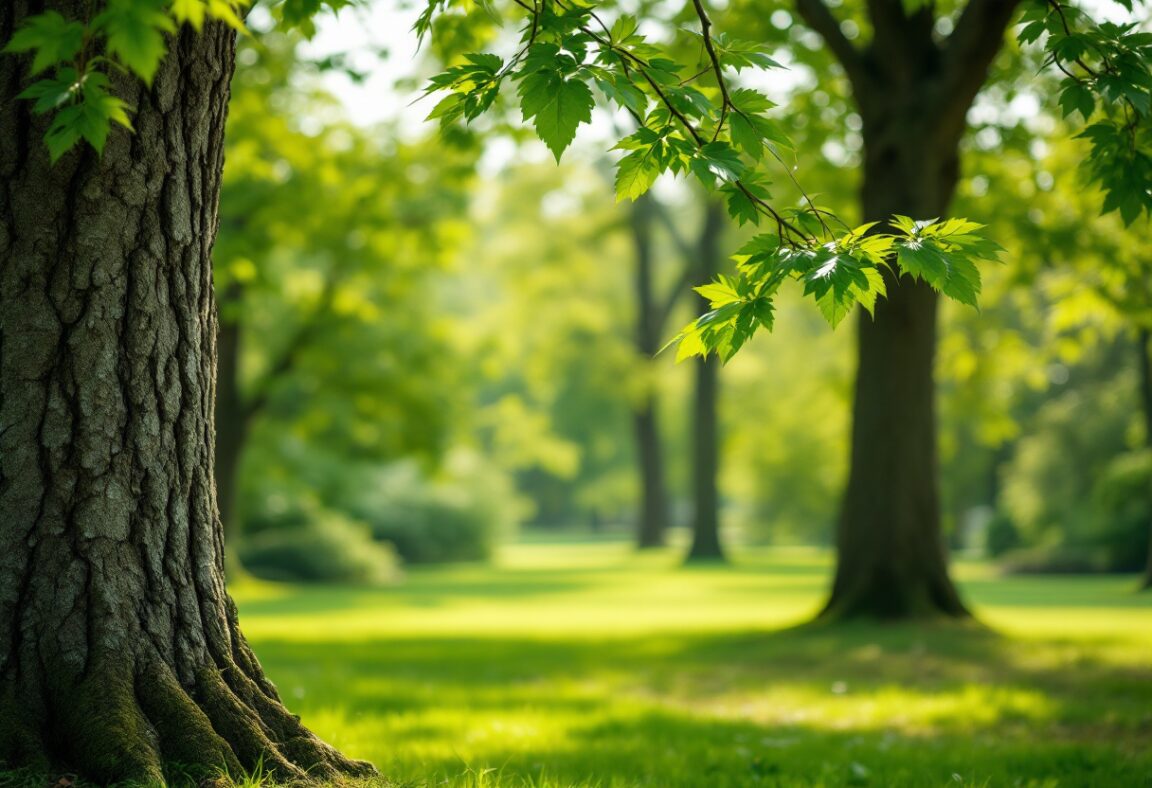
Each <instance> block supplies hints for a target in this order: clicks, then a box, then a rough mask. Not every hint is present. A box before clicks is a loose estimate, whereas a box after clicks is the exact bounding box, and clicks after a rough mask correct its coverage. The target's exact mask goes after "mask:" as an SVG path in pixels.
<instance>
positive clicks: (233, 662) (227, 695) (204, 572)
mask: <svg viewBox="0 0 1152 788" xmlns="http://www.w3.org/2000/svg"><path fill="white" fill-rule="evenodd" d="M47 5H48V6H50V7H52V8H54V9H57V10H60V11H62V12H63V13H65V14H66V15H68V16H71V17H75V18H80V17H83V16H84V14H85V13H86V12H87V3H86V2H84V1H83V0H58V1H57V2H51V3H48V4H47ZM44 6H45V3H43V2H32V0H14V1H13V0H8V1H7V2H4V3H0V40H8V39H9V38H10V37H11V35H12V32H13V30H14V29H15V27H16V26H17V25H18V24H19V22H20V21H21V19H22V18H24V17H25V16H27V15H28V14H31V13H34V12H37V11H39V10H41V9H43V7H44ZM233 49H234V33H232V32H231V31H229V30H227V29H226V28H224V27H223V26H221V25H217V24H208V25H205V27H204V31H203V32H202V33H201V34H199V35H194V34H192V33H190V32H184V33H182V34H181V35H180V36H179V37H178V39H177V40H175V41H173V42H172V47H171V54H170V55H169V56H168V58H167V59H166V60H165V62H164V63H163V65H162V66H161V68H160V71H159V73H158V74H157V76H156V79H155V82H154V85H153V87H152V88H151V89H150V90H144V89H142V88H140V87H139V86H138V85H136V84H131V83H129V82H128V81H127V80H123V81H121V83H120V89H121V90H122V92H123V93H124V95H125V96H126V98H128V99H129V100H130V103H132V104H133V105H134V106H135V107H136V112H135V115H134V117H133V124H134V126H135V128H136V134H135V135H131V136H130V135H128V134H125V133H123V132H119V131H118V132H114V133H113V134H112V137H111V138H110V139H109V141H108V145H107V148H106V150H105V151H104V154H103V156H97V155H95V154H94V153H93V152H92V151H90V150H87V149H77V150H76V151H73V152H71V153H69V154H68V155H66V156H65V157H64V158H63V159H61V161H60V162H59V163H58V164H57V165H56V166H50V165H49V162H48V156H47V153H46V151H45V149H44V145H43V141H42V139H43V136H44V132H45V131H46V129H47V125H48V122H47V120H46V119H45V118H44V117H43V116H35V115H33V114H32V112H31V104H30V102H27V101H22V100H20V101H18V100H17V99H16V94H17V93H19V92H20V90H21V89H22V88H23V86H24V84H25V81H26V74H27V65H28V60H27V58H19V59H17V58H13V57H4V58H0V128H2V129H4V133H3V135H0V543H2V544H3V545H4V549H3V551H0V761H2V762H3V763H5V764H6V765H8V766H21V765H31V766H34V767H39V768H52V767H57V766H63V765H66V766H67V767H68V768H69V769H70V770H74V771H77V772H79V773H80V774H81V775H82V776H84V777H87V778H89V779H92V780H94V781H97V782H101V783H108V782H114V781H137V782H143V783H145V784H149V785H155V784H161V783H162V781H163V773H162V771H161V769H162V764H163V763H165V762H175V763H180V764H182V765H183V767H184V768H186V769H189V768H190V769H193V770H199V771H204V772H208V771H212V770H217V769H220V768H227V769H229V770H230V771H231V772H232V773H233V774H235V773H237V772H238V771H239V770H241V769H253V768H255V767H256V766H257V765H258V764H262V765H263V767H264V768H265V769H266V770H269V771H271V772H272V773H273V775H274V776H275V778H277V779H280V780H287V779H292V778H298V779H307V778H312V779H322V778H334V777H336V776H337V775H339V774H341V773H346V774H366V773H370V772H371V771H372V770H371V767H370V766H368V765H367V764H363V763H358V762H354V761H350V760H348V759H346V758H344V757H343V756H342V755H340V754H339V753H337V752H336V751H335V750H333V749H332V748H330V747H328V746H327V745H325V744H324V743H322V742H321V741H320V740H319V739H317V738H316V737H315V736H313V735H312V734H311V733H310V732H308V731H307V730H306V729H305V728H304V727H303V726H302V725H301V724H300V722H299V720H298V719H297V718H296V717H294V716H293V715H292V714H290V713H289V712H288V710H287V709H285V708H284V706H282V705H281V703H280V701H279V698H278V697H277V693H276V690H275V688H274V687H273V686H272V685H271V683H269V681H268V680H267V678H265V676H264V673H263V671H262V670H261V668H260V666H259V664H258V663H257V661H256V659H255V657H254V656H253V654H252V652H251V650H250V649H249V647H248V645H247V642H246V641H245V639H244V637H243V636H242V635H241V633H240V631H239V629H238V626H237V620H236V608H235V606H234V605H233V603H232V601H231V599H230V598H229V596H228V594H227V593H226V592H225V589H224V574H223V573H224V563H223V546H222V541H223V540H222V531H221V527H220V520H219V517H218V514H217V511H216V502H215V491H214V487H213V450H214V445H213V442H214V438H213V429H212V420H213V407H214V402H213V384H214V374H215V373H214V364H215V361H216V344H215V343H216V314H215V306H214V303H213V296H212V281H211V270H212V269H211V265H210V259H209V252H210V249H211V245H212V242H213V240H214V238H215V235H216V216H217V214H216V207H217V199H218V195H219V186H220V168H221V164H222V159H223V139H222V135H223V129H224V117H225V112H226V107H227V97H228V82H229V78H230V77H231V74H232V67H233Z"/></svg>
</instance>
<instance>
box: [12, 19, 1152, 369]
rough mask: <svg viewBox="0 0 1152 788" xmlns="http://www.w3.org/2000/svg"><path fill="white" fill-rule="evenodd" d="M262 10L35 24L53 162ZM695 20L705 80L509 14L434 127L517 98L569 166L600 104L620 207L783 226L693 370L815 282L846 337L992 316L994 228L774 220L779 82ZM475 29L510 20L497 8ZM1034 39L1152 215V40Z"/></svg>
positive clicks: (1094, 33) (1033, 28)
mask: <svg viewBox="0 0 1152 788" xmlns="http://www.w3.org/2000/svg"><path fill="white" fill-rule="evenodd" d="M247 2H248V0H104V2H103V8H102V10H100V11H99V13H96V14H95V15H94V16H93V17H91V19H89V20H75V19H67V18H65V17H64V16H62V15H60V14H58V13H56V12H45V13H43V14H38V15H34V16H30V17H28V18H27V19H26V20H25V22H24V24H23V25H22V27H21V28H20V29H19V30H18V31H17V32H16V34H15V35H14V36H13V38H12V40H11V41H9V42H8V44H7V45H6V46H5V51H6V52H11V53H30V54H31V56H32V57H31V63H30V71H31V73H32V75H33V76H38V75H40V74H42V73H44V72H46V71H47V72H50V75H49V76H46V77H41V78H39V79H38V80H37V81H35V82H33V83H32V84H31V85H30V86H29V87H28V89H27V90H25V91H24V93H23V94H21V95H22V97H24V98H26V99H29V100H33V101H34V102H35V104H34V111H36V112H52V113H55V114H54V118H53V123H52V125H51V128H50V130H49V132H48V134H47V137H46V143H47V145H48V149H49V153H50V155H51V157H52V159H53V160H56V159H58V158H60V157H61V156H63V155H64V154H65V153H66V152H67V151H69V150H70V149H72V148H73V147H75V146H76V145H77V144H78V143H80V141H81V140H83V141H85V142H87V143H88V144H89V145H91V146H92V147H93V148H95V149H96V150H97V151H102V150H103V147H104V144H105V142H106V140H107V138H108V135H109V133H110V130H111V127H112V126H113V124H118V125H121V126H124V127H126V128H130V127H131V126H130V120H129V111H130V108H129V107H128V106H127V105H126V104H125V103H124V101H123V100H121V99H119V98H117V97H116V96H114V95H113V94H112V93H111V91H110V87H109V81H108V79H107V76H106V75H107V72H108V70H109V69H110V68H123V69H126V70H128V71H129V72H131V73H133V74H135V75H136V76H137V77H139V78H140V79H141V80H143V81H144V82H145V83H149V82H150V81H151V80H152V78H153V76H154V75H155V73H156V69H157V68H158V66H159V63H160V61H161V59H162V58H163V56H164V54H165V49H166V46H167V42H168V40H169V39H167V38H166V36H167V35H168V34H171V33H172V32H174V31H175V29H176V27H177V26H178V25H181V24H189V25H192V26H193V27H194V28H196V29H197V30H198V29H200V28H201V27H202V26H203V25H204V24H205V23H206V22H207V21H208V20H219V21H221V22H224V23H226V24H229V25H232V26H233V27H235V28H237V29H239V30H243V24H242V22H241V20H240V12H241V11H242V9H243V7H244V6H245V5H246V4H247ZM352 2H353V0H284V2H282V3H280V4H279V5H277V6H276V12H275V13H276V15H277V18H278V19H279V21H280V22H281V23H282V24H284V25H285V26H288V27H298V28H301V29H302V30H303V31H304V32H305V34H306V35H307V34H310V33H312V32H313V31H314V29H315V28H314V27H313V23H312V19H313V17H314V16H315V15H316V14H317V13H319V12H321V11H324V10H338V9H339V8H341V7H343V6H345V5H349V4H351V3H352ZM690 2H691V5H690V11H691V13H692V15H693V16H694V21H693V25H692V26H693V29H692V30H691V31H682V32H684V34H685V35H687V36H689V37H690V38H692V39H694V40H695V43H696V46H694V47H692V51H696V52H699V53H700V55H699V58H698V60H699V62H697V63H688V62H685V59H684V58H677V57H676V52H678V51H683V50H677V49H674V48H673V47H672V46H671V45H669V44H666V43H661V42H657V41H654V40H652V39H651V38H650V37H649V36H647V35H645V34H643V33H641V32H640V20H639V19H637V18H636V17H634V16H631V15H628V14H624V13H620V12H619V9H617V8H616V7H614V6H613V5H611V4H609V3H607V2H603V3H601V2H596V0H510V6H511V7H513V8H515V9H516V12H517V14H518V15H519V16H520V18H521V19H522V24H521V34H520V39H519V45H518V47H517V48H516V51H515V53H514V54H513V55H512V56H511V57H509V58H507V59H505V58H502V57H500V56H498V55H495V54H491V53H485V52H473V53H469V54H466V55H464V56H463V57H462V58H461V59H460V61H459V62H458V63H455V64H453V65H451V66H450V67H448V68H447V69H445V70H444V71H443V72H442V73H440V74H438V75H437V76H435V77H433V78H432V80H431V81H430V84H429V87H428V92H429V93H443V94H444V95H443V96H442V97H441V99H440V101H439V102H438V103H437V104H436V105H435V107H434V109H433V110H432V112H431V114H430V115H429V117H430V118H434V119H437V120H438V121H439V122H440V124H441V126H442V127H444V128H450V127H452V126H454V125H455V124H458V123H468V122H471V121H473V120H475V119H476V118H478V117H480V116H481V115H482V114H484V113H485V112H487V111H489V110H490V109H491V108H492V107H493V105H494V104H495V103H496V102H497V100H498V99H499V98H500V96H501V94H502V88H503V86H504V85H505V84H511V85H515V93H516V95H517V97H518V100H519V107H520V111H521V114H522V116H523V119H524V120H525V121H531V123H532V125H533V127H534V129H535V131H536V134H537V135H538V136H539V137H540V139H541V140H543V142H544V143H545V144H546V145H547V146H548V148H549V149H550V150H551V151H552V153H553V155H554V156H555V157H556V158H557V159H558V160H559V158H560V156H561V155H562V154H563V152H564V151H565V150H566V149H567V148H568V146H569V145H571V143H572V141H573V139H574V138H575V135H576V132H577V130H578V128H579V127H580V126H581V125H582V124H585V123H589V122H590V121H591V119H592V111H593V108H594V106H595V102H596V99H595V96H596V94H597V93H598V94H599V95H600V96H601V97H602V98H603V100H604V102H606V103H607V104H608V105H609V106H613V107H615V108H617V109H618V110H619V111H622V112H623V113H626V114H627V115H628V116H630V117H631V119H632V121H633V123H634V125H635V129H636V130H635V131H634V132H633V133H631V134H628V135H627V136H624V137H623V138H622V139H620V140H619V142H618V143H617V145H616V146H615V149H616V150H619V151H620V152H621V156H620V159H619V162H618V164H617V174H616V181H615V183H616V196H617V199H618V200H622V199H636V198H637V197H639V196H641V195H642V194H644V193H645V192H646V191H647V190H648V189H649V188H651V186H652V184H653V183H654V182H655V181H656V179H657V178H658V177H659V176H660V175H661V174H664V173H671V174H674V175H691V176H692V177H694V178H696V179H697V180H699V181H700V182H701V183H702V184H703V185H704V187H705V188H706V189H708V190H710V191H713V192H718V193H720V194H721V195H723V197H724V199H725V202H726V205H727V208H728V211H729V213H730V214H731V215H732V217H733V219H734V220H735V221H737V222H738V223H740V224H742V225H743V224H751V225H757V226H759V225H766V227H767V230H768V231H767V232H763V233H761V234H759V235H757V236H756V237H755V238H754V239H753V240H752V241H751V242H750V243H749V244H748V245H746V246H745V247H744V249H743V250H741V252H740V253H739V254H738V255H737V263H738V265H737V268H736V273H735V274H734V275H733V276H732V277H727V278H721V279H719V280H718V281H716V282H715V283H713V284H711V285H708V286H706V287H705V288H703V292H702V293H701V294H702V295H704V296H705V297H706V298H708V299H709V300H710V302H711V304H712V307H713V308H712V310H711V311H709V312H708V313H706V314H705V315H703V316H701V317H700V318H698V319H697V320H695V321H694V322H693V323H692V324H690V325H689V326H687V327H686V328H685V329H684V330H683V331H682V332H681V333H680V334H679V335H678V336H677V337H676V339H675V340H674V342H677V341H678V342H679V344H680V347H679V351H678V357H680V358H684V357H688V356H693V355H707V354H708V353H712V352H715V353H717V354H718V355H719V356H720V357H721V358H723V359H728V358H730V357H731V356H732V354H734V353H735V352H736V351H737V350H738V349H739V348H740V347H741V346H742V345H743V344H744V343H745V342H746V341H747V339H748V338H749V337H750V336H751V335H752V334H753V333H754V332H755V331H756V330H757V329H758V328H768V329H770V328H771V326H772V319H773V307H772V301H773V298H774V296H775V294H776V292H777V290H778V288H779V286H780V284H781V283H782V282H783V281H785V280H786V279H793V280H796V281H798V282H800V283H801V284H802V286H803V289H804V292H805V294H807V295H809V296H810V297H812V298H813V299H814V300H815V301H816V304H817V306H818V307H819V309H820V311H821V313H822V314H823V315H824V317H825V318H826V319H827V320H828V322H829V323H830V324H832V325H833V326H835V325H836V324H837V323H839V322H840V321H841V320H842V319H843V318H844V316H845V315H847V314H848V312H849V311H851V309H852V308H853V307H854V306H855V305H856V304H857V303H859V304H861V305H862V306H864V308H866V309H868V310H871V309H873V308H874V306H875V303H876V299H877V298H879V297H881V296H883V295H884V291H885V278H884V275H883V273H882V272H883V270H884V269H885V268H887V269H889V270H890V271H891V272H892V273H893V274H895V275H901V274H907V275H909V276H912V277H915V278H917V279H920V280H922V281H924V282H927V283H928V284H930V285H931V286H932V287H934V288H935V289H937V290H938V291H940V292H941V293H943V294H944V295H947V296H949V297H951V298H954V299H956V300H958V301H960V302H962V303H966V304H972V305H975V303H976V299H977V296H978V294H979V291H980V276H979V272H978V269H977V266H976V264H977V263H978V262H980V261H983V260H989V259H994V258H995V257H996V254H997V253H998V250H999V247H998V246H997V245H996V244H994V243H992V242H990V241H987V240H985V239H983V238H981V237H980V236H979V235H978V234H977V231H978V230H979V229H980V225H978V224H975V223H972V222H967V221H965V220H961V219H953V220H949V221H944V222H939V221H914V220H913V219H911V218H906V217H894V218H893V219H892V220H890V222H889V224H888V227H887V230H888V231H887V232H880V230H882V229H883V228H882V227H881V226H879V225H865V226H863V227H857V228H854V229H853V228H849V227H847V226H845V225H843V224H842V223H841V222H840V221H839V220H838V219H837V218H836V217H835V216H833V215H832V214H830V213H829V212H828V211H826V210H823V209H821V208H819V207H818V206H817V205H815V204H814V203H813V201H812V200H811V199H809V198H808V196H807V195H806V194H803V192H802V194H803V200H802V203H801V207H799V208H790V209H784V208H780V207H778V206H779V203H774V202H773V196H772V191H771V189H772V185H773V177H772V171H773V169H774V168H775V169H781V165H783V157H782V153H781V151H782V150H784V149H787V148H788V147H789V146H790V142H789V140H788V138H787V135H785V134H784V133H783V131H782V129H781V127H780V125H779V124H778V123H777V122H776V121H774V120H773V118H772V116H771V114H770V112H771V110H772V109H773V104H772V102H771V101H770V100H769V99H768V98H767V97H765V96H764V95H763V94H761V93H760V92H758V91H756V90H752V89H748V88H741V87H737V86H736V85H735V84H734V83H733V75H734V74H738V73H739V72H741V71H743V70H746V69H776V68H779V67H780V66H779V64H778V63H777V62H776V61H774V60H773V59H772V58H771V57H770V55H769V53H768V51H767V50H766V48H765V47H764V46H763V45H762V44H760V43H757V42H753V41H745V40H741V39H738V38H733V37H730V36H729V35H727V34H725V33H714V32H713V26H712V20H711V19H710V17H709V15H708V12H707V10H706V8H705V6H704V4H703V0H690ZM458 3H459V0H429V2H428V5H427V7H426V8H425V10H424V11H423V13H422V14H421V15H420V17H419V19H418V20H417V22H416V25H415V32H416V34H417V35H419V36H421V37H424V36H426V35H427V34H429V33H430V32H432V31H433V28H434V22H435V20H436V19H437V18H438V15H440V14H441V13H442V12H444V11H445V10H446V9H447V8H448V6H449V5H450V4H458ZM914 5H920V4H919V3H915V4H914ZM468 13H470V14H477V13H481V14H484V15H485V16H487V17H491V18H498V14H497V13H496V9H495V7H494V6H492V5H491V4H490V3H489V2H484V1H482V0H478V2H476V3H475V7H474V8H473V10H471V11H469V12H468ZM1024 22H1025V24H1024V26H1023V27H1022V28H1021V32H1020V37H1021V40H1022V41H1024V42H1031V41H1035V40H1037V39H1039V38H1042V37H1043V38H1044V40H1045V47H1046V52H1047V53H1048V59H1049V62H1050V63H1051V64H1053V65H1054V66H1056V67H1057V68H1059V69H1060V70H1061V71H1063V72H1064V73H1065V74H1066V75H1067V80H1066V83H1065V85H1064V86H1063V88H1062V90H1061V94H1060V103H1061V107H1062V108H1063V110H1064V112H1065V114H1066V115H1068V114H1071V113H1072V112H1078V113H1079V114H1080V115H1081V116H1083V118H1084V119H1085V120H1086V121H1087V120H1088V119H1089V118H1092V119H1093V122H1092V124H1091V125H1089V126H1088V128H1086V129H1085V130H1084V132H1083V136H1085V137H1087V138H1088V139H1090V140H1091V141H1092V145H1093V149H1092V151H1093V152H1092V155H1091V157H1090V158H1089V160H1088V161H1087V162H1086V166H1087V167H1088V168H1089V172H1090V173H1091V174H1092V177H1094V178H1095V179H1096V180H1098V181H1100V182H1101V184H1102V185H1103V186H1104V188H1105V191H1106V199H1105V205H1104V209H1105V210H1106V211H1107V210H1118V211H1119V212H1120V213H1121V215H1122V216H1123V218H1124V220H1125V222H1131V221H1134V220H1135V219H1136V218H1138V217H1139V216H1140V215H1142V214H1143V213H1145V212H1147V213H1152V189H1150V184H1152V157H1150V155H1149V144H1150V142H1149V140H1150V137H1152V132H1150V131H1149V129H1150V124H1149V113H1150V110H1152V75H1150V71H1149V65H1148V64H1149V62H1150V57H1149V56H1150V55H1152V34H1149V33H1143V32H1140V31H1138V30H1137V29H1136V28H1135V27H1133V26H1118V25H1112V24H1096V23H1095V22H1093V21H1092V20H1091V19H1090V18H1089V17H1088V16H1087V15H1085V14H1083V13H1082V12H1080V11H1078V10H1076V9H1074V8H1073V7H1071V6H1069V5H1067V4H1065V3H1063V2H1060V0H1047V2H1046V3H1042V4H1040V5H1038V6H1036V7H1034V8H1033V9H1032V10H1030V11H1028V12H1027V13H1026V14H1025V17H1024ZM1098 107H1099V108H1098ZM783 169H784V170H785V172H786V175H787V177H788V178H789V179H790V180H792V175H791V173H790V172H788V171H787V168H786V167H784V168H783Z"/></svg>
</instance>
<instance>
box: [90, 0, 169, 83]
mask: <svg viewBox="0 0 1152 788" xmlns="http://www.w3.org/2000/svg"><path fill="white" fill-rule="evenodd" d="M163 9H164V3H163V0H108V6H107V8H106V9H105V10H104V12H103V13H101V14H99V15H98V16H97V17H96V18H95V19H94V20H93V21H92V26H93V28H96V29H98V30H101V31H102V32H103V33H104V35H105V36H106V37H107V39H108V52H109V53H110V54H112V55H113V56H115V57H116V59H117V60H119V61H120V62H121V63H123V64H124V65H125V66H127V67H128V68H129V69H130V70H131V71H132V72H133V73H134V74H136V76H138V77H140V78H141V79H142V80H144V81H145V82H146V83H148V84H149V85H150V84H152V78H153V77H154V76H155V75H156V69H157V68H159V66H160V61H161V60H163V59H164V55H165V53H166V51H167V49H166V47H165V43H164V34H165V33H171V32H173V31H174V30H175V29H176V27H175V25H174V24H173V23H172V19H171V18H169V16H168V15H167V14H166V13H164V10H163Z"/></svg>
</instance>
